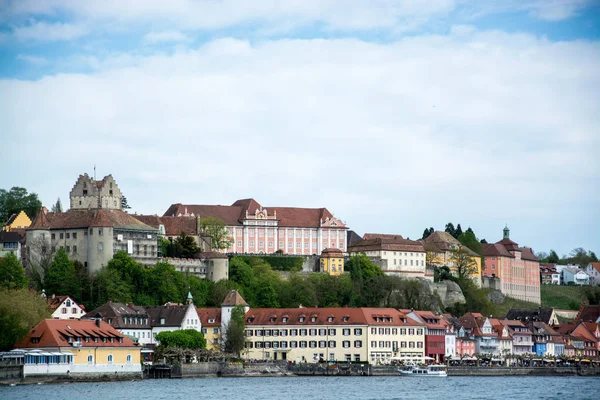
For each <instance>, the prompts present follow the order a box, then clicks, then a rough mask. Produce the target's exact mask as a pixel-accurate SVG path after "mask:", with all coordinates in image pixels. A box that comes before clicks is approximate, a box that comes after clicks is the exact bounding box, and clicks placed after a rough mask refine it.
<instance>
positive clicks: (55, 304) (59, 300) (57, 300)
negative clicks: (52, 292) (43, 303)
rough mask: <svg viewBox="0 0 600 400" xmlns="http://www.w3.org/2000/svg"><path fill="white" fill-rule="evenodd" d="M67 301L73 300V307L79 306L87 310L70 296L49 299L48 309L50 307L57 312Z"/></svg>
mask: <svg viewBox="0 0 600 400" xmlns="http://www.w3.org/2000/svg"><path fill="white" fill-rule="evenodd" d="M67 299H71V302H72V303H73V305H77V306H79V308H81V309H84V310H85V307H84V306H83V305H80V304H77V302H76V301H75V300H73V299H72V298H71V297H70V296H54V298H52V297H48V307H50V309H51V310H56V309H57V308H58V307H60V305H61V304H62V303H63V302H64V301H65V300H67Z"/></svg>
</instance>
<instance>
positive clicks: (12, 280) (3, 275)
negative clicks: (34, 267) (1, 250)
mask: <svg viewBox="0 0 600 400" xmlns="http://www.w3.org/2000/svg"><path fill="white" fill-rule="evenodd" d="M27 282H29V280H28V279H27V277H26V276H25V269H23V266H22V265H21V262H20V261H19V259H18V258H17V256H16V255H15V253H12V252H11V253H8V255H7V256H6V257H5V258H4V259H1V258H0V287H4V288H7V289H24V288H26V287H27Z"/></svg>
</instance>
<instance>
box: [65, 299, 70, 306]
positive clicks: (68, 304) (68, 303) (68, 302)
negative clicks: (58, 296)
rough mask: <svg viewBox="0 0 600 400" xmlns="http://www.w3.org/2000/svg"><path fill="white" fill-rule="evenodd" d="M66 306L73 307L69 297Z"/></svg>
mask: <svg viewBox="0 0 600 400" xmlns="http://www.w3.org/2000/svg"><path fill="white" fill-rule="evenodd" d="M66 306H67V307H71V300H68V299H67V302H66Z"/></svg>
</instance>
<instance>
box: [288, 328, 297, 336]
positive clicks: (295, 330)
mask: <svg viewBox="0 0 600 400" xmlns="http://www.w3.org/2000/svg"><path fill="white" fill-rule="evenodd" d="M290 336H298V329H290Z"/></svg>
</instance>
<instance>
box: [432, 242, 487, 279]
mask: <svg viewBox="0 0 600 400" xmlns="http://www.w3.org/2000/svg"><path fill="white" fill-rule="evenodd" d="M423 245H424V246H425V250H426V252H427V256H426V257H427V264H428V265H433V266H437V267H441V266H444V265H445V266H448V267H449V268H450V271H452V272H453V273H456V266H455V262H456V261H455V257H456V256H455V254H456V250H458V249H463V250H464V251H465V252H466V254H467V256H468V257H469V258H470V259H471V260H472V261H473V262H474V263H475V268H474V271H473V273H472V274H471V276H472V278H473V281H474V282H475V283H477V285H478V286H480V285H481V279H480V278H481V256H480V255H479V254H477V253H475V252H474V251H473V250H471V249H469V248H468V247H466V246H463V245H462V244H461V243H460V242H459V241H458V240H457V239H455V238H454V236H452V235H450V234H449V233H448V232H441V231H435V232H433V233H432V234H431V235H429V236H428V237H427V238H426V239H424V240H423Z"/></svg>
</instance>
